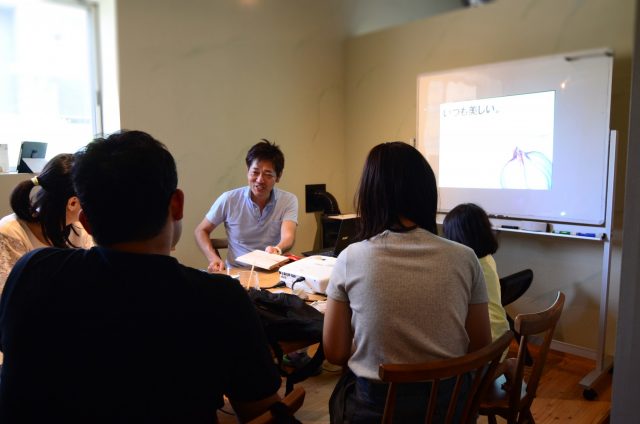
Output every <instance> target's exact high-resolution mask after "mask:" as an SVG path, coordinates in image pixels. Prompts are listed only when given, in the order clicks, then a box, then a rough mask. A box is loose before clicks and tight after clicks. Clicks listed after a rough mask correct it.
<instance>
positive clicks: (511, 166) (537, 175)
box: [500, 147, 551, 190]
mask: <svg viewBox="0 0 640 424" xmlns="http://www.w3.org/2000/svg"><path fill="white" fill-rule="evenodd" d="M500 184H501V186H502V188H514V189H532V190H549V189H550V188H551V161H550V160H549V159H548V158H547V157H546V156H545V154H544V153H541V152H536V151H531V152H523V151H522V150H520V148H519V147H516V148H515V150H514V151H513V157H512V158H511V159H510V160H509V161H508V162H507V164H506V165H505V166H504V167H503V168H502V173H501V174H500Z"/></svg>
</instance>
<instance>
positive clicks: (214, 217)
mask: <svg viewBox="0 0 640 424" xmlns="http://www.w3.org/2000/svg"><path fill="white" fill-rule="evenodd" d="M205 217H206V218H207V220H208V221H209V222H211V223H212V224H213V225H215V226H216V227H217V226H218V225H220V224H221V223H223V222H224V228H225V230H226V231H227V239H228V243H229V248H228V251H227V266H232V267H239V266H243V265H242V264H239V263H236V258H237V257H238V256H241V255H244V254H245V253H249V252H251V251H253V250H264V248H265V247H267V246H275V245H276V244H278V242H280V230H281V228H282V222H283V221H293V222H295V223H296V224H297V223H298V199H297V198H296V196H295V195H294V194H292V193H289V192H286V191H283V190H279V189H277V188H275V187H274V188H273V190H272V191H271V197H270V198H269V201H268V202H267V204H266V206H265V207H264V209H263V210H262V213H260V207H259V206H258V205H257V204H255V203H254V202H253V200H251V191H250V189H249V186H246V187H241V188H237V189H235V190H231V191H227V192H225V193H222V195H221V196H220V197H218V198H217V199H216V201H215V202H214V203H213V205H212V206H211V209H209V212H207V214H206V215H205Z"/></svg>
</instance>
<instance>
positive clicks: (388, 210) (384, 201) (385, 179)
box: [356, 141, 438, 239]
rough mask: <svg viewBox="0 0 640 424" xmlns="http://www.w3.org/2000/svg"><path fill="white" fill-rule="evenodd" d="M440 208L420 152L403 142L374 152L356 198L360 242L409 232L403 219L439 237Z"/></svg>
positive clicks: (379, 147)
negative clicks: (389, 233) (388, 233)
mask: <svg viewBox="0 0 640 424" xmlns="http://www.w3.org/2000/svg"><path fill="white" fill-rule="evenodd" d="M437 205H438V190H437V187H436V177H435V175H434V174H433V170H432V169H431V167H430V166H429V163H427V160H426V159H425V158H424V156H422V154H420V152H418V151H417V150H416V149H415V148H413V147H412V146H410V145H408V144H406V143H403V142H400V141H395V142H391V143H383V144H379V145H377V146H375V147H374V148H373V149H371V151H370V152H369V156H367V160H366V162H365V165H364V169H363V171H362V177H361V178H360V187H359V189H358V192H357V196H356V209H357V213H358V215H359V216H360V235H359V238H360V239H368V238H370V237H373V236H375V235H376V234H379V233H381V232H383V231H384V230H389V229H391V230H398V231H402V230H406V229H407V228H404V227H403V226H402V224H401V222H400V217H404V218H406V219H408V220H411V221H413V222H414V223H415V224H416V225H417V226H418V227H421V228H424V229H425V230H427V231H430V232H432V233H434V234H436V233H437V229H436V209H437Z"/></svg>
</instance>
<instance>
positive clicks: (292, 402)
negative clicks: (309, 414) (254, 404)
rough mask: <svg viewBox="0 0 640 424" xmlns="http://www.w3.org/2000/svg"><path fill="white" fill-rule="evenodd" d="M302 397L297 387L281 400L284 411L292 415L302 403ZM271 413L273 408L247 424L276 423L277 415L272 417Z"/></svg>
mask: <svg viewBox="0 0 640 424" xmlns="http://www.w3.org/2000/svg"><path fill="white" fill-rule="evenodd" d="M304 396H305V391H304V389H303V388H302V387H300V386H298V387H296V388H294V389H293V390H292V391H291V393H289V394H288V395H287V396H285V397H284V398H283V399H282V403H283V404H284V405H285V406H286V409H287V410H288V411H289V413H291V414H294V413H295V412H296V411H297V410H298V409H300V407H301V406H302V404H303V403H304ZM272 411H273V407H272V408H271V410H269V411H266V412H264V413H263V414H262V415H258V416H257V417H256V418H254V419H252V420H251V421H249V422H248V423H247V424H272V423H276V422H278V421H277V418H278V417H277V415H274V413H273V412H272Z"/></svg>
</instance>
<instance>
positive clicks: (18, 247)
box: [0, 153, 93, 291]
mask: <svg viewBox="0 0 640 424" xmlns="http://www.w3.org/2000/svg"><path fill="white" fill-rule="evenodd" d="M72 165H73V155H72V154H66V153H65V154H59V155H57V156H55V157H54V158H52V159H51V160H50V161H49V162H47V164H46V165H45V166H44V168H43V169H42V172H41V173H40V175H38V176H36V177H33V178H31V179H29V180H25V181H22V182H21V183H19V184H18V185H17V186H16V187H15V188H14V189H13V192H12V193H11V198H10V203H11V209H13V212H14V213H13V214H11V215H7V216H5V217H4V218H2V219H1V220H0V291H1V290H2V288H3V287H4V283H5V281H6V279H7V276H8V275H9V272H11V268H13V265H15V263H16V262H17V261H18V259H20V258H21V257H22V255H24V254H25V253H27V252H29V251H31V250H33V249H37V248H40V247H48V246H54V247H61V248H89V247H91V246H93V240H92V238H91V236H89V234H87V233H86V232H85V231H84V228H82V224H80V223H79V222H78V215H79V214H80V201H79V200H78V198H77V197H76V194H75V191H74V189H73V184H72V182H71V167H72ZM36 188H37V189H36ZM34 189H35V190H34Z"/></svg>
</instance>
